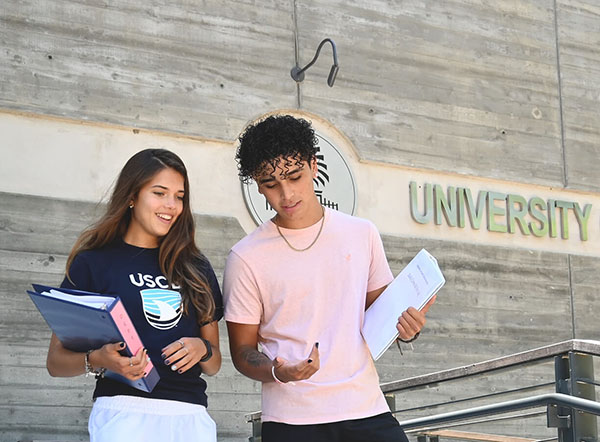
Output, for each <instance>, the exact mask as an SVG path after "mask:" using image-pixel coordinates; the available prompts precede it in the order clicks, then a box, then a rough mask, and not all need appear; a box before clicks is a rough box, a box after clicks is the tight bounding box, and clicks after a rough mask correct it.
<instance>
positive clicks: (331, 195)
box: [242, 130, 356, 224]
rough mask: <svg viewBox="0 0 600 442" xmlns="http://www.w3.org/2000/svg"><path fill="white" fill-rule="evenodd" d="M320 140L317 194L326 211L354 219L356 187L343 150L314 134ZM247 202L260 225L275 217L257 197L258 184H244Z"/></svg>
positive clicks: (253, 216)
mask: <svg viewBox="0 0 600 442" xmlns="http://www.w3.org/2000/svg"><path fill="white" fill-rule="evenodd" d="M315 135H316V137H317V140H318V143H317V148H318V152H317V177H316V178H315V179H313V182H314V185H315V194H316V195H317V198H318V199H319V201H320V202H321V204H322V205H323V206H325V207H329V208H330V209H335V210H339V211H340V212H344V213H348V214H350V215H354V212H355V211H356V184H355V181H354V176H353V175H352V171H351V170H350V167H349V166H348V163H347V162H346V160H345V159H344V157H343V155H342V153H341V152H340V150H339V149H338V148H337V147H336V146H335V145H334V144H333V143H331V142H330V141H328V140H327V139H325V138H324V137H323V136H322V135H320V134H319V133H318V132H317V131H316V130H315ZM242 192H243V194H244V201H245V202H246V206H247V207H248V210H249V211H250V214H251V215H252V218H253V219H254V221H255V222H256V223H257V224H262V223H263V222H265V221H266V220H268V219H271V218H273V217H274V216H275V210H273V208H272V207H271V206H270V205H269V203H268V202H267V200H266V198H265V197H264V196H262V195H261V194H260V193H258V186H257V185H256V182H255V181H251V182H250V183H248V184H244V183H242Z"/></svg>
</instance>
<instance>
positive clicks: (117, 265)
mask: <svg viewBox="0 0 600 442" xmlns="http://www.w3.org/2000/svg"><path fill="white" fill-rule="evenodd" d="M158 251H159V250H158V248H156V249H144V248H140V247H136V246H132V245H129V244H127V243H125V242H124V241H122V240H118V241H115V243H114V244H111V245H109V246H106V247H103V248H101V249H95V250H87V251H84V252H81V253H79V254H78V255H77V256H76V257H75V259H74V260H73V263H72V264H71V268H70V269H69V276H70V277H71V280H72V281H73V283H71V282H70V281H69V280H68V279H67V278H65V279H64V281H63V283H62V285H61V287H68V288H74V289H78V290H85V291H90V292H96V293H101V294H106V295H112V296H119V297H120V298H121V300H122V301H123V305H124V306H125V309H126V310H127V313H128V314H129V316H130V317H131V320H132V322H133V324H134V325H135V328H136V330H137V332H138V334H139V335H140V338H141V340H142V342H143V344H144V346H145V347H146V348H147V350H148V356H150V359H151V360H152V363H153V364H154V366H155V367H156V369H157V370H158V373H159V375H160V381H159V382H158V384H156V386H155V387H154V389H153V390H152V392H151V393H146V392H144V391H141V390H138V389H136V388H133V387H130V386H129V385H126V384H124V383H122V382H119V381H116V380H113V379H109V378H99V379H98V380H97V381H96V389H95V391H94V398H96V397H99V396H116V395H129V396H140V397H148V398H154V399H169V400H177V401H181V402H190V403H193V404H200V405H204V406H206V405H207V400H206V393H205V391H206V382H205V381H204V379H202V378H201V377H200V375H201V373H202V371H201V368H200V364H196V365H195V366H194V367H192V368H190V369H189V370H187V371H186V372H184V373H182V374H179V373H177V372H176V371H172V370H171V367H170V366H167V365H165V364H164V362H163V359H162V357H161V350H162V349H163V348H164V347H165V346H167V345H168V344H171V343H173V342H174V341H176V340H177V339H180V338H182V337H197V336H200V333H199V326H198V323H197V321H196V314H195V311H194V309H193V308H190V309H189V310H190V314H189V315H184V314H182V308H181V307H182V305H181V295H180V294H179V292H178V291H177V290H176V289H173V288H169V285H168V283H167V279H166V278H165V277H164V276H163V274H162V272H161V271H160V267H159V264H158ZM198 268H199V269H200V271H201V272H202V273H203V274H204V276H205V278H206V281H207V282H208V284H209V286H210V288H211V292H212V296H213V299H214V300H215V306H216V310H215V314H214V316H213V319H214V320H215V321H218V320H219V319H221V318H222V317H223V298H222V296H221V290H220V289H219V284H218V282H217V278H216V276H215V273H214V271H213V269H212V267H211V265H210V263H209V262H208V260H205V261H200V260H199V261H198ZM190 307H192V306H190Z"/></svg>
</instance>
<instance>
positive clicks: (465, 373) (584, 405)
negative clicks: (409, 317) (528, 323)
mask: <svg viewBox="0 0 600 442" xmlns="http://www.w3.org/2000/svg"><path fill="white" fill-rule="evenodd" d="M594 356H600V342H599V341H588V340H577V339H573V340H569V341H564V342H559V343H556V344H552V345H548V346H544V347H539V348H535V349H532V350H528V351H524V352H520V353H515V354H512V355H509V356H503V357H500V358H496V359H491V360H487V361H483V362H478V363H475V364H470V365H465V366H462V367H457V368H452V369H449V370H443V371H438V372H434V373H430V374H426V375H422V376H415V377H410V378H407V379H402V380H398V381H393V382H387V383H383V384H381V390H382V391H383V393H384V394H385V396H386V399H387V401H388V404H389V405H390V409H391V410H392V412H393V413H395V414H400V413H406V412H415V411H426V412H429V411H431V410H432V409H436V408H440V407H447V408H448V407H450V408H452V411H449V412H443V413H438V414H433V415H431V414H428V415H427V416H423V417H418V418H413V419H407V420H401V421H400V425H401V426H402V427H403V428H404V430H405V431H406V432H407V433H408V434H417V436H418V440H419V441H420V442H425V441H427V439H429V440H430V441H431V442H437V440H439V437H440V436H439V435H440V431H439V430H441V429H444V428H450V427H455V426H464V425H473V424H480V423H489V422H492V421H498V420H506V419H523V418H526V417H529V416H539V415H546V417H547V420H546V426H547V427H548V428H556V431H557V435H556V437H552V438H548V439H543V440H558V441H559V442H580V441H585V442H596V441H597V440H598V431H597V423H596V416H597V415H600V403H598V402H596V401H595V386H596V385H600V383H598V382H596V381H595V380H594V367H593V357H594ZM552 360H554V380H553V381H552V382H544V383H538V384H534V385H527V386H522V387H518V388H510V389H505V390H504V391H501V392H493V393H488V394H478V395H475V396H470V397H465V398H460V399H452V400H445V401H442V402H436V403H432V404H427V405H422V406H417V407H414V408H408V409H396V397H397V396H398V395H399V394H406V393H407V392H411V391H415V390H419V389H428V388H431V387H432V386H436V387H439V386H440V385H442V384H444V383H447V382H452V381H463V382H464V380H467V381H468V382H472V381H474V380H475V379H474V377H476V376H480V375H484V376H487V375H489V374H490V373H498V372H502V371H510V370H517V369H518V370H522V369H523V368H524V367H526V366H528V365H534V364H540V363H548V362H550V361H552ZM550 386H552V387H553V389H554V391H555V392H554V393H545V394H538V395H534V396H528V397H520V398H518V399H511V400H508V401H498V400H497V399H498V398H499V397H501V396H502V395H514V394H516V393H519V394H520V393H523V392H530V391H534V390H537V389H541V388H548V387H550ZM490 398H491V399H493V400H494V402H493V403H491V404H487V405H483V406H477V407H470V408H465V409H460V410H456V407H457V405H458V404H463V403H466V402H470V401H476V400H481V399H490ZM541 407H544V408H545V410H543V411H541V412H536V413H528V414H517V415H512V416H501V415H504V414H506V413H509V412H516V411H522V410H528V409H532V408H541ZM260 416H261V413H260V411H259V412H254V413H250V414H248V415H246V418H247V421H248V422H250V423H252V436H251V437H250V438H249V441H251V442H258V441H260V427H261V425H260ZM473 419H477V420H473ZM436 431H437V432H436ZM464 434H467V433H464ZM482 436H483V435H482ZM490 436H491V435H490ZM472 439H473V440H506V441H509V440H515V439H519V438H511V437H506V438H505V439H501V436H496V438H495V439H494V438H490V439H485V438H483V437H482V438H480V439H476V438H475V437H473V438H472ZM522 440H525V439H522ZM530 440H535V439H530ZM539 440H542V439H539Z"/></svg>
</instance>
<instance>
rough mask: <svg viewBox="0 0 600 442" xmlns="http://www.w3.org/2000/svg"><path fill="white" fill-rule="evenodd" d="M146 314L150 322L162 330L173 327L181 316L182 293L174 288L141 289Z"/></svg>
mask: <svg viewBox="0 0 600 442" xmlns="http://www.w3.org/2000/svg"><path fill="white" fill-rule="evenodd" d="M140 294H141V295H142V304H143V306H144V316H146V320H147V321H148V323H149V324H150V325H151V326H152V327H154V328H158V329H160V330H167V329H169V328H173V327H175V326H176V325H177V323H178V322H179V319H180V318H181V295H180V294H179V293H178V292H176V291H173V290H166V289H145V290H140Z"/></svg>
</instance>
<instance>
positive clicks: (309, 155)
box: [235, 115, 318, 183]
mask: <svg viewBox="0 0 600 442" xmlns="http://www.w3.org/2000/svg"><path fill="white" fill-rule="evenodd" d="M239 141H240V145H239V147H238V149H237V152H236V155H235V159H236V161H237V163H238V173H239V176H240V180H242V181H243V182H244V183H248V182H249V181H250V180H251V179H253V178H256V177H257V176H260V175H261V174H262V173H263V172H264V170H265V169H267V168H272V169H273V170H274V169H276V168H277V165H278V163H279V160H280V159H284V160H288V161H286V162H285V163H284V164H283V165H282V164H279V167H280V168H281V167H282V166H283V167H285V168H286V169H287V168H289V167H291V166H292V165H295V164H298V163H301V162H302V161H307V162H309V163H310V161H311V160H312V159H313V158H314V157H315V155H316V153H317V150H318V148H317V143H318V140H317V137H316V136H315V131H314V130H313V128H312V127H311V125H310V123H309V122H308V121H306V120H304V119H302V118H294V117H292V116H291V115H271V116H269V117H267V118H265V119H264V120H262V121H260V122H258V123H256V124H254V125H252V126H249V127H248V128H246V130H245V131H244V133H243V134H242V135H240V138H239ZM290 159H292V160H293V161H289V160H290ZM282 172H283V173H285V170H283V169H282Z"/></svg>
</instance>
